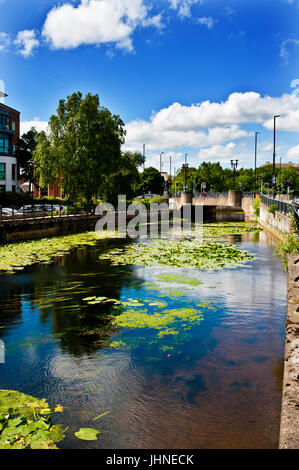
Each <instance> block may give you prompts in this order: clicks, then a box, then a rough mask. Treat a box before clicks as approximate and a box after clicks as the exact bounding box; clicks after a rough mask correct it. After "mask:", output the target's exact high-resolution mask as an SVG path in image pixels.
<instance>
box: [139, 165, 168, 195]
mask: <svg viewBox="0 0 299 470" xmlns="http://www.w3.org/2000/svg"><path fill="white" fill-rule="evenodd" d="M163 187H164V178H163V176H162V175H161V174H160V172H159V171H158V170H157V169H156V168H154V167H152V166H150V167H149V168H145V170H144V172H143V173H141V175H140V184H139V192H140V193H143V194H146V193H152V194H161V193H162V192H163Z"/></svg>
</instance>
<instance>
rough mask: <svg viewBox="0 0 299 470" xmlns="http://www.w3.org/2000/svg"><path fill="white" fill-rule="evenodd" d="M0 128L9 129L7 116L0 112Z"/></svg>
mask: <svg viewBox="0 0 299 470" xmlns="http://www.w3.org/2000/svg"><path fill="white" fill-rule="evenodd" d="M0 129H4V130H6V131H8V130H9V117H8V116H6V114H0Z"/></svg>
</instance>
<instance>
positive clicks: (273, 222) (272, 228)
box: [259, 202, 291, 238]
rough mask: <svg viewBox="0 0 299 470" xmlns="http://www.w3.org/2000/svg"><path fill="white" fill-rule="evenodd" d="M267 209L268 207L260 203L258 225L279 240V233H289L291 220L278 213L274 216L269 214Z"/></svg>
mask: <svg viewBox="0 0 299 470" xmlns="http://www.w3.org/2000/svg"><path fill="white" fill-rule="evenodd" d="M268 209H269V208H268V206H266V205H265V204H263V203H262V202H261V210H260V217H259V223H260V224H261V225H262V227H264V228H266V229H267V230H269V232H271V233H272V234H273V235H275V236H276V237H278V238H280V232H289V231H290V225H291V219H290V217H288V216H287V215H285V214H283V213H282V212H279V211H276V212H275V214H270V213H269V212H268Z"/></svg>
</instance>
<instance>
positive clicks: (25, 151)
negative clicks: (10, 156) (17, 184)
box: [16, 127, 38, 186]
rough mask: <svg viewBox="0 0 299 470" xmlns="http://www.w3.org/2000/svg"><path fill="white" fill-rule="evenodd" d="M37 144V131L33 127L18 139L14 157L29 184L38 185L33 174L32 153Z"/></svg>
mask: <svg viewBox="0 0 299 470" xmlns="http://www.w3.org/2000/svg"><path fill="white" fill-rule="evenodd" d="M37 144H38V132H37V130H36V129H35V127H31V129H30V130H29V131H28V132H26V133H25V134H23V135H22V136H21V138H20V139H19V140H18V143H17V148H16V157H17V159H18V164H19V166H20V169H21V175H22V176H23V177H24V179H25V181H29V183H30V185H31V184H35V185H36V186H38V179H37V178H36V177H35V176H34V164H33V153H34V151H35V149H36V146H37Z"/></svg>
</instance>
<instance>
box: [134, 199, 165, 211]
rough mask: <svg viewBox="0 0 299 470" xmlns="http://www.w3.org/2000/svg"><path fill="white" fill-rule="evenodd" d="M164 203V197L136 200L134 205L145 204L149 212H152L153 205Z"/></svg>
mask: <svg viewBox="0 0 299 470" xmlns="http://www.w3.org/2000/svg"><path fill="white" fill-rule="evenodd" d="M163 201H164V198H163V197H162V196H155V197H152V198H150V197H145V198H144V199H135V200H134V201H132V204H143V205H144V206H145V207H146V208H147V210H150V207H151V204H161V203H162V202H163Z"/></svg>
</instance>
